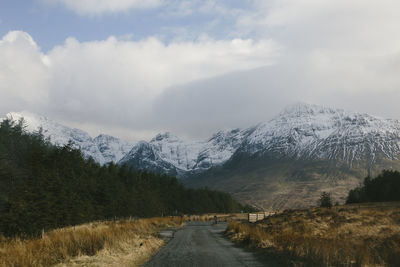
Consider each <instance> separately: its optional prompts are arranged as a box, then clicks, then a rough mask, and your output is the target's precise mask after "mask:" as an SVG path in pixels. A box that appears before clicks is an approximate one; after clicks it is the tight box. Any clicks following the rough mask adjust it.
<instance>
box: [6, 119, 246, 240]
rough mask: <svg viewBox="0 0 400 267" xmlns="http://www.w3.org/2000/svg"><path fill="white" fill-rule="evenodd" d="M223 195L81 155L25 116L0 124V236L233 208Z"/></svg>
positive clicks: (34, 234) (236, 205)
mask: <svg viewBox="0 0 400 267" xmlns="http://www.w3.org/2000/svg"><path fill="white" fill-rule="evenodd" d="M243 208H244V207H242V206H241V205H240V204H239V203H238V202H237V201H235V200H234V199H233V198H232V197H231V196H230V195H229V194H227V193H222V192H217V191H213V190H209V189H187V188H185V187H184V186H183V185H181V184H180V183H179V182H178V181H177V179H176V178H174V177H168V176H166V175H160V174H154V173H149V172H146V171H140V170H135V169H133V168H129V167H127V166H117V165H114V164H112V163H110V164H108V165H107V166H100V165H99V164H97V163H96V162H94V161H93V160H92V159H84V158H83V157H82V154H81V152H80V151H79V150H77V149H73V147H72V145H71V144H69V145H67V146H64V147H56V146H53V145H52V144H50V142H49V140H45V139H44V138H43V135H42V133H41V131H38V132H37V133H34V134H29V133H26V132H25V131H24V124H23V121H21V122H20V123H14V122H12V121H9V120H4V121H3V122H1V123H0V236H1V235H3V236H7V237H13V236H22V237H37V236H40V234H41V232H42V231H43V229H44V230H45V231H49V230H51V229H55V228H61V227H66V226H71V225H77V224H83V223H86V222H91V221H97V220H111V219H114V218H129V217H156V216H166V215H177V214H201V213H207V212H215V213H217V212H218V213H224V212H238V211H240V210H242V209H243Z"/></svg>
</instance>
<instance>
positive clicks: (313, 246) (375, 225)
mask: <svg viewBox="0 0 400 267" xmlns="http://www.w3.org/2000/svg"><path fill="white" fill-rule="evenodd" d="M226 235H227V236H229V237H230V238H231V240H233V241H235V242H240V243H242V244H245V245H247V246H249V247H253V248H257V249H260V250H261V251H262V253H265V254H270V255H271V256H276V257H277V258H278V259H279V258H280V259H281V260H283V261H282V264H287V265H292V266H400V203H398V202H395V203H377V204H362V205H345V206H337V207H333V208H331V209H327V208H311V209H307V210H292V211H284V212H282V213H280V214H276V215H273V216H270V217H267V218H266V219H264V220H262V221H259V222H257V223H255V224H251V223H248V222H243V221H242V222H240V221H235V220H231V221H230V222H229V225H228V228H227V231H226Z"/></svg>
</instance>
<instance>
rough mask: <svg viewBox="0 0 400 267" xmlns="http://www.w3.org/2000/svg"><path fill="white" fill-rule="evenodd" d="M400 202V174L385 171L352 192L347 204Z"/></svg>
mask: <svg viewBox="0 0 400 267" xmlns="http://www.w3.org/2000/svg"><path fill="white" fill-rule="evenodd" d="M385 201H400V172H398V171H391V170H385V171H383V172H382V173H381V174H379V175H378V176H377V177H375V178H371V177H366V178H365V180H364V183H363V184H362V185H361V186H359V187H357V188H355V189H353V190H350V192H349V195H348V197H347V201H346V203H348V204H350V203H361V202H385Z"/></svg>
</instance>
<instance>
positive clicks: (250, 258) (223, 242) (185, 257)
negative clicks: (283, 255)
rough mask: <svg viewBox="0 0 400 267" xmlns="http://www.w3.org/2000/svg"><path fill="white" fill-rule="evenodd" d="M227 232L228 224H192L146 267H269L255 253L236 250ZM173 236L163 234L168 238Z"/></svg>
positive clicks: (179, 233)
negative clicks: (225, 232) (225, 233)
mask: <svg viewBox="0 0 400 267" xmlns="http://www.w3.org/2000/svg"><path fill="white" fill-rule="evenodd" d="M225 228H226V223H220V224H218V225H215V226H212V225H211V224H210V223H207V222H192V223H189V224H188V225H186V226H185V227H183V228H181V229H179V230H178V231H176V232H175V233H174V234H173V238H172V239H171V240H170V241H169V242H168V243H167V244H166V245H165V246H164V247H163V248H162V249H161V250H160V251H159V252H158V253H157V254H156V255H155V256H154V257H153V258H152V259H151V260H150V261H149V262H147V263H146V264H145V265H144V266H145V267H153V266H174V267H179V266H185V267H186V266H206V267H212V266H232V267H235V266H267V265H266V264H265V263H264V264H263V263H261V262H259V259H257V257H256V255H254V254H253V253H251V252H247V251H245V250H244V249H242V248H239V247H236V246H235V245H234V244H233V243H232V242H230V241H229V240H227V239H226V238H224V236H223V231H224V230H225ZM170 233H171V232H170ZM170 233H168V232H165V233H163V234H164V235H165V236H168V234H170ZM268 266H269V265H268Z"/></svg>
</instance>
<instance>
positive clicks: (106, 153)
mask: <svg viewBox="0 0 400 267" xmlns="http://www.w3.org/2000/svg"><path fill="white" fill-rule="evenodd" d="M93 142H94V143H95V144H96V145H97V147H98V148H99V150H100V152H101V154H102V155H103V157H104V159H105V162H111V161H112V162H115V163H117V162H119V161H120V160H121V159H122V158H123V157H124V156H125V155H126V154H128V152H129V151H130V150H131V149H132V147H133V146H134V145H135V144H136V143H137V142H133V141H131V142H129V141H123V140H120V139H118V138H115V137H113V136H111V135H106V134H100V135H99V136H97V137H96V138H94V139H93Z"/></svg>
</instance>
